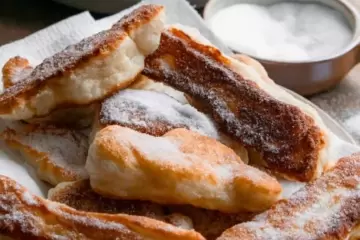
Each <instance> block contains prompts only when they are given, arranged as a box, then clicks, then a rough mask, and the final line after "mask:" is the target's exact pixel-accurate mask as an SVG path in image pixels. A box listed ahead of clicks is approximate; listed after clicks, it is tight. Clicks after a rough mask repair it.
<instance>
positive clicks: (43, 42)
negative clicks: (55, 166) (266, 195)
mask: <svg viewBox="0 0 360 240" xmlns="http://www.w3.org/2000/svg"><path fill="white" fill-rule="evenodd" d="M144 3H157V4H162V5H164V6H165V7H166V11H167V21H168V23H169V24H173V23H180V24H183V25H188V26H191V27H195V28H197V29H198V30H199V31H200V32H201V34H202V35H203V36H205V37H206V38H207V39H208V40H210V42H212V44H214V45H215V46H217V47H218V48H219V49H220V50H222V51H223V52H224V53H226V54H229V53H230V50H229V49H228V48H227V47H226V46H225V45H224V44H223V43H222V42H221V41H220V40H219V39H218V38H216V37H215V35H214V34H213V33H212V32H211V31H210V30H209V29H208V28H207V27H206V26H205V24H204V22H203V21H202V19H201V17H200V16H199V15H198V14H197V12H196V11H195V10H194V9H193V8H192V7H191V6H190V4H189V3H188V2H187V1H185V0H172V1H169V0H145V1H143V2H142V3H140V4H144ZM140 4H138V5H136V6H133V7H132V8H130V9H126V10H124V11H122V12H120V13H118V14H115V15H113V16H110V17H106V18H104V19H101V20H98V21H95V20H94V19H93V18H92V17H91V15H90V14H89V13H88V12H84V13H81V14H79V15H76V16H73V17H71V18H68V19H66V20H63V21H61V22H59V23H57V24H54V25H52V26H50V27H48V28H46V29H43V30H41V31H39V32H37V33H34V34H32V35H31V36H28V37H26V38H24V39H22V40H19V41H16V42H13V43H10V44H7V45H4V46H2V47H0V66H2V65H3V64H4V63H5V62H6V60H7V59H8V58H10V57H13V56H16V55H20V56H23V57H26V58H28V59H29V60H30V61H31V62H32V63H33V64H37V63H39V62H40V61H42V60H43V59H44V58H46V57H48V56H50V55H52V54H54V53H56V52H58V51H60V50H61V49H63V48H64V47H66V46H67V45H69V44H74V43H75V42H78V41H80V40H81V39H83V38H85V37H87V36H90V35H92V34H94V33H96V32H98V31H101V30H103V29H107V28H109V27H110V26H111V25H112V24H113V23H115V22H116V21H118V20H119V19H120V18H121V17H122V16H123V15H124V14H127V13H128V12H130V11H131V10H132V9H134V8H135V7H138V6H139V5H140ZM0 77H1V73H0ZM325 110H326V109H325ZM0 128H1V125H0ZM332 139H333V141H332V144H333V146H334V147H333V148H332V153H331V156H332V157H333V158H338V157H342V156H345V155H348V154H350V153H353V152H356V151H360V150H359V148H358V147H357V146H354V145H351V144H348V143H346V142H344V141H341V140H339V139H337V138H336V137H334V138H332ZM0 147H1V149H4V150H5V152H4V153H2V152H0V174H4V175H7V176H9V177H12V178H13V179H15V180H17V181H18V182H19V183H21V184H22V185H24V186H25V187H27V188H28V189H29V190H30V191H32V192H33V193H35V194H38V195H40V196H46V194H47V190H48V189H49V186H48V185H46V184H44V183H42V182H41V181H39V180H38V179H37V177H36V176H35V174H34V173H33V172H32V170H31V168H29V167H27V165H26V164H25V163H24V162H23V160H22V159H21V157H19V156H17V155H13V154H12V153H11V152H9V151H8V150H6V148H5V147H4V146H2V145H0ZM287 186H288V187H287V188H286V195H288V194H290V193H291V192H292V191H294V190H296V189H297V188H298V187H301V186H302V184H291V185H287Z"/></svg>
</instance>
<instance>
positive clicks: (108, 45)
mask: <svg viewBox="0 0 360 240" xmlns="http://www.w3.org/2000/svg"><path fill="white" fill-rule="evenodd" d="M126 36H127V35H126V33H125V32H123V31H122V30H107V31H102V32H99V33H97V34H95V35H93V36H91V37H89V38H86V39H84V40H82V41H81V42H79V43H77V44H75V45H73V46H69V47H67V48H65V49H64V50H63V51H61V52H59V53H57V54H55V55H53V56H51V57H49V58H47V59H45V60H44V61H43V62H42V63H41V64H40V65H38V66H37V67H35V69H34V70H33V72H32V73H31V74H30V75H29V76H28V77H26V78H25V79H23V80H22V81H21V82H19V83H18V84H16V85H14V86H12V87H10V88H8V89H6V90H5V91H4V93H3V94H2V95H0V113H9V112H11V109H12V108H14V107H15V106H16V105H17V104H18V101H20V100H21V101H23V100H25V101H26V100H27V99H29V98H30V97H31V96H33V95H35V94H36V93H37V92H38V91H39V90H40V89H42V88H44V87H45V85H46V82H47V81H51V80H52V79H55V78H56V77H59V76H64V75H66V74H70V72H71V71H73V70H74V69H75V68H78V67H80V66H81V65H82V64H86V62H87V61H89V60H90V59H91V58H95V57H105V56H106V55H108V54H109V53H110V52H112V51H113V50H115V49H116V47H117V46H118V45H119V44H120V43H121V41H122V40H123V39H124V38H125V37H126ZM69 52H70V53H71V54H69Z"/></svg>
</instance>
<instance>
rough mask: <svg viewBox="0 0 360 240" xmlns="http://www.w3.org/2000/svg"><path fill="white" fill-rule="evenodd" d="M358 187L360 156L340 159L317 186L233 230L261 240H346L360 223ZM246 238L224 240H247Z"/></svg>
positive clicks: (298, 192) (310, 186) (300, 191)
mask: <svg viewBox="0 0 360 240" xmlns="http://www.w3.org/2000/svg"><path fill="white" fill-rule="evenodd" d="M359 183H360V154H357V155H352V156H351V157H346V158H343V159H341V160H340V161H339V162H338V164H337V165H336V167H335V168H334V169H333V170H331V171H330V172H328V173H325V175H323V176H322V177H320V178H319V179H318V180H316V181H315V182H314V183H311V184H308V185H307V186H306V187H304V188H302V189H300V190H299V191H297V192H296V193H295V194H293V195H292V196H290V198H289V199H288V200H283V201H281V202H279V203H278V204H276V205H275V206H274V207H273V208H272V209H271V210H269V211H267V212H265V213H263V214H260V215H258V216H257V217H255V219H254V220H253V221H252V222H248V223H243V224H239V225H237V226H235V227H234V229H236V231H239V232H242V233H244V232H247V234H249V235H251V236H253V237H252V238H251V239H258V240H260V239H263V240H266V239H330V238H331V237H332V236H337V238H336V239H345V238H346V237H347V236H348V234H349V233H350V231H351V229H352V228H353V227H354V226H356V225H357V224H359V221H360V190H359V188H358V185H359ZM247 234H244V235H239V236H233V238H224V239H228V240H229V239H248V238H246V236H247ZM225 235H226V234H225ZM242 237H243V238H242ZM220 239H221V238H220Z"/></svg>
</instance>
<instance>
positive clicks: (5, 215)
mask: <svg viewBox="0 0 360 240" xmlns="http://www.w3.org/2000/svg"><path fill="white" fill-rule="evenodd" d="M0 196H1V197H0V235H5V236H8V237H12V238H14V239H26V240H45V239H59V238H61V239H84V240H90V239H94V240H99V239H102V240H113V239H126V240H145V239H149V240H150V239H153V240H168V239H174V240H180V239H189V240H190V239H191V240H204V238H203V237H202V236H201V235H200V234H199V233H197V232H195V231H190V230H184V229H180V228H177V227H174V226H172V225H170V224H166V223H164V222H161V221H157V220H154V219H150V218H146V217H140V216H130V215H126V214H116V215H115V214H101V213H89V212H82V211H77V210H75V209H73V208H70V207H68V206H66V205H63V204H60V203H56V202H52V201H48V200H45V199H42V198H40V197H37V196H35V195H32V194H31V193H30V192H28V191H27V190H26V189H25V188H24V187H22V186H21V185H19V184H17V183H16V182H15V181H13V180H11V179H10V178H8V177H5V176H0Z"/></svg>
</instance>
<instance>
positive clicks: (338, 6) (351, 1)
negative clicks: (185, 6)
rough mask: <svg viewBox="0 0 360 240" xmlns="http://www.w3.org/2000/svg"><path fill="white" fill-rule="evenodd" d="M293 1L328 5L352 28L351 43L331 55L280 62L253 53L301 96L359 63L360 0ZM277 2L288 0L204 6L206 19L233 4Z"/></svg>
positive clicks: (214, 1)
mask: <svg viewBox="0 0 360 240" xmlns="http://www.w3.org/2000/svg"><path fill="white" fill-rule="evenodd" d="M293 1H296V2H304V3H306V2H314V3H316V2H317V3H322V4H324V5H327V6H329V7H331V8H333V9H335V10H337V11H339V12H341V13H342V14H343V15H344V17H345V18H346V19H347V20H348V23H349V24H350V26H351V27H352V29H353V38H352V40H351V42H350V43H349V44H348V45H347V46H345V47H344V48H343V49H340V51H338V52H336V53H335V54H333V55H332V56H326V57H320V58H316V59H311V60H304V61H285V60H284V61H279V60H274V59H268V58H264V57H261V56H251V57H253V58H256V59H257V60H258V61H259V62H261V63H262V64H263V65H264V67H265V68H266V70H267V71H268V73H269V75H270V77H271V78H272V79H273V80H274V81H275V82H276V83H278V84H279V85H282V86H284V87H286V88H288V89H291V90H293V91H294V92H297V93H299V94H301V95H313V94H316V93H319V92H322V91H326V90H328V89H330V88H332V87H333V86H335V85H336V84H337V83H339V82H340V81H341V80H342V79H343V78H344V76H346V74H347V73H348V72H349V71H350V70H351V69H352V68H353V67H354V66H355V65H356V64H357V63H359V62H360V44H359V42H360V3H359V2H360V0H293ZM277 2H286V0H210V1H209V2H208V3H207V4H206V6H205V9H204V19H205V22H207V21H208V20H209V19H210V18H212V16H214V14H216V13H217V12H218V11H219V10H221V9H223V8H226V7H229V6H232V5H234V4H242V3H251V4H262V5H268V4H274V3H277ZM356 3H357V4H356ZM234 31H236V30H234ZM244 54H246V52H244Z"/></svg>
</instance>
